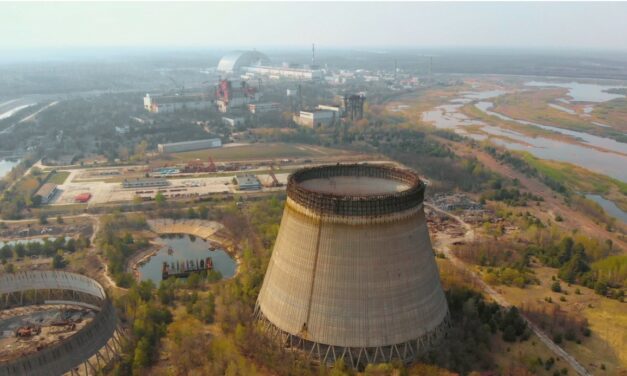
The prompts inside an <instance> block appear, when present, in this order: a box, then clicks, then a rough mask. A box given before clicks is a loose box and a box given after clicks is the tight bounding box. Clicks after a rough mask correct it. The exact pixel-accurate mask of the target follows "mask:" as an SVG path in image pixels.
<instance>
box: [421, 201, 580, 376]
mask: <svg viewBox="0 0 627 376" xmlns="http://www.w3.org/2000/svg"><path fill="white" fill-rule="evenodd" d="M425 206H426V207H428V208H429V209H431V210H433V211H436V212H438V213H441V214H444V215H446V216H449V217H451V218H453V219H454V220H455V221H457V222H458V223H460V224H461V225H462V226H463V227H464V228H465V229H466V233H465V234H464V235H463V236H460V237H449V238H446V239H444V241H442V242H441V243H440V247H439V251H441V252H442V253H444V254H445V255H446V258H447V259H448V260H449V261H450V262H451V263H452V264H453V265H454V266H455V267H457V268H459V269H462V270H466V271H468V272H469V273H470V275H471V276H472V278H474V279H475V281H476V282H477V284H478V286H480V287H481V288H482V289H483V291H485V292H486V294H488V295H489V296H490V297H491V298H492V299H493V300H494V301H495V302H497V303H498V304H499V305H501V306H503V307H511V306H512V305H511V304H510V303H509V302H508V301H507V299H505V297H503V295H501V294H499V293H498V292H497V291H496V290H494V289H493V288H492V286H490V285H488V284H487V283H485V282H484V281H483V279H481V277H480V276H479V275H478V274H477V273H475V271H474V270H472V269H471V268H469V267H468V266H467V265H466V264H465V263H464V262H463V261H461V260H460V259H459V258H457V256H455V254H453V252H451V245H452V244H453V243H454V242H458V241H471V240H473V239H474V237H475V232H474V229H473V227H472V226H471V225H470V224H468V223H466V222H464V221H463V220H462V219H461V218H460V217H459V216H457V215H454V214H452V213H449V212H447V211H444V210H441V209H438V208H436V207H434V206H432V205H429V204H425ZM521 316H522V317H523V318H524V319H525V321H526V322H527V325H529V327H530V328H531V330H533V332H534V333H535V334H536V335H537V336H538V338H540V340H541V341H542V343H544V344H545V345H546V346H547V347H548V348H549V349H550V350H551V351H553V353H554V354H555V355H557V356H559V357H560V358H562V359H564V360H565V361H566V362H567V363H568V364H569V365H570V366H571V367H572V368H573V369H574V370H575V371H576V372H577V373H578V374H579V375H581V376H592V374H591V373H590V372H588V370H586V369H585V368H584V367H583V366H582V365H581V364H580V363H579V362H578V361H577V360H576V359H575V358H574V357H573V356H572V355H570V354H569V353H567V352H566V351H565V350H564V349H563V348H561V347H559V346H558V345H557V344H556V343H555V342H553V341H552V340H551V339H550V338H549V337H548V336H547V335H546V333H544V332H543V331H542V330H541V329H540V328H539V327H537V326H536V325H535V324H533V323H532V322H531V321H530V320H529V319H528V318H527V317H525V316H524V315H522V314H521Z"/></svg>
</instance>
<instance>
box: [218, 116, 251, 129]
mask: <svg viewBox="0 0 627 376" xmlns="http://www.w3.org/2000/svg"><path fill="white" fill-rule="evenodd" d="M245 121H246V119H244V118H243V117H240V116H223V117H222V122H223V123H224V124H226V125H229V126H231V127H236V126H238V125H240V124H244V122H245Z"/></svg>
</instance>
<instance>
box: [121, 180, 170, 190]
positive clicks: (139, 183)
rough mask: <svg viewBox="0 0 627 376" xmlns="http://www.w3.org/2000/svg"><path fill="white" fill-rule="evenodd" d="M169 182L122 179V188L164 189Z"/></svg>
mask: <svg viewBox="0 0 627 376" xmlns="http://www.w3.org/2000/svg"><path fill="white" fill-rule="evenodd" d="M168 185H170V182H169V181H167V180H166V179H151V178H147V179H128V180H127V179H124V181H123V182H122V187H123V188H147V187H166V186H168Z"/></svg>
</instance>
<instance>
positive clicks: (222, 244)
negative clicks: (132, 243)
mask: <svg viewBox="0 0 627 376" xmlns="http://www.w3.org/2000/svg"><path fill="white" fill-rule="evenodd" d="M176 230H177V231H175V232H172V231H167V230H164V229H162V228H158V227H156V226H153V225H150V231H151V232H153V233H154V234H156V235H157V237H156V238H153V239H151V240H150V244H151V246H150V247H149V248H148V249H146V250H143V251H141V252H138V253H136V254H134V255H132V256H131V257H130V258H129V259H128V261H127V262H126V271H127V272H128V273H131V274H132V275H133V278H134V279H135V280H136V281H139V278H140V275H139V267H140V266H141V265H143V264H144V263H146V262H148V261H149V260H150V258H152V257H153V256H155V255H156V254H157V253H158V252H159V251H160V250H161V248H162V247H163V246H164V243H163V242H160V241H159V238H160V236H161V235H178V234H183V235H188V236H195V237H198V238H200V239H202V240H204V241H207V242H211V243H212V245H216V248H218V249H223V250H224V251H225V252H226V253H227V254H228V255H229V256H230V257H231V258H232V259H233V260H234V261H235V265H236V266H235V274H233V276H231V277H228V278H227V277H223V278H222V279H221V280H223V281H224V280H228V279H231V278H235V277H237V276H238V275H239V273H240V266H241V257H240V255H239V252H238V251H237V247H236V245H235V244H234V243H233V242H232V238H231V237H230V235H228V234H224V232H223V235H224V236H219V235H218V236H216V234H218V233H219V232H220V231H221V230H222V229H220V230H217V231H214V232H213V233H211V234H207V235H206V236H200V235H198V233H197V232H195V231H193V230H188V231H185V229H184V228H177V229H176Z"/></svg>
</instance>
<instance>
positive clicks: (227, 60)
mask: <svg viewBox="0 0 627 376" xmlns="http://www.w3.org/2000/svg"><path fill="white" fill-rule="evenodd" d="M269 63H270V59H268V57H267V56H266V55H264V54H262V53H261V52H258V51H233V52H229V53H228V54H226V55H224V56H223V57H222V58H221V59H220V61H219V62H218V67H217V71H218V72H222V73H237V72H239V70H240V69H241V68H242V67H247V66H251V65H262V64H269Z"/></svg>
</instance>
